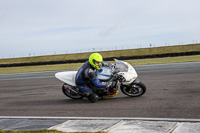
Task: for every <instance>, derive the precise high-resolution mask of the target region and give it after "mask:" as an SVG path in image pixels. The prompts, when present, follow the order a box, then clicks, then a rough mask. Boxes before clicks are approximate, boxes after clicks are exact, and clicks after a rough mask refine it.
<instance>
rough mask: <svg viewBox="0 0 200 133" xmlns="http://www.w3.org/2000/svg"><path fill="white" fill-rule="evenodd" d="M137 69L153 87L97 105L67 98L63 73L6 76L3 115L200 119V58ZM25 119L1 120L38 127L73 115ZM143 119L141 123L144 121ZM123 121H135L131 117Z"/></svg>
mask: <svg viewBox="0 0 200 133" xmlns="http://www.w3.org/2000/svg"><path fill="white" fill-rule="evenodd" d="M135 68H136V70H137V72H138V74H139V78H140V79H141V80H142V81H143V82H144V83H145V84H146V86H147V92H146V93H145V94H144V95H143V96H141V97H138V98H131V97H128V96H126V95H124V94H123V93H120V94H119V95H118V96H116V97H114V98H111V99H103V100H99V101H98V102H97V103H90V102H89V101H88V100H87V99H82V100H73V99H70V98H67V97H66V96H65V95H64V94H63V93H62V91H61V86H62V82H61V81H58V80H57V79H56V78H55V77H54V74H55V73H56V72H57V71H49V72H34V73H21V74H4V75H0V101H1V102H0V107H1V108H0V116H10V117H11V116H54V117H55V116H60V117H66V116H67V117H74V116H76V117H111V118H115V117H132V118H136V117H140V118H152V119H154V118H167V119H168V118H173V119H176V118H177V119H180V118H183V119H200V112H199V110H200V95H199V94H200V62H191V63H172V64H157V65H141V66H135ZM13 120H15V121H13ZM21 120H22V121H18V119H5V118H4V119H0V126H2V125H5V124H6V123H7V122H8V121H9V122H11V121H12V122H14V124H16V125H19V126H17V127H16V128H19V127H20V125H23V123H30V124H28V126H30V125H31V127H35V129H36V128H38V126H37V124H38V123H43V124H42V125H43V127H45V126H46V128H47V127H51V126H52V125H57V124H60V123H63V122H64V121H66V120H68V119H65V120H60V119H59V120H55V121H49V119H47V120H46V119H45V120H44V121H41V120H38V119H37V120H35V119H21ZM33 120H35V125H34V124H33V123H34V122H33ZM30 121H32V122H33V123H32V124H33V125H32V124H31V122H30ZM38 121H40V122H38ZM143 122H145V121H143ZM75 123H76V122H75ZM138 123H139V125H141V123H142V122H141V121H138ZM123 124H125V126H126V125H129V124H128V123H126V121H124V122H123V123H122V125H123ZM176 124H177V123H176ZM176 124H175V125H176ZM182 124H183V125H184V124H186V125H190V126H191V125H192V124H193V126H195V127H196V126H197V125H198V126H199V123H192V124H191V123H181V124H180V123H179V125H182ZM40 125H41V124H40ZM147 125H148V124H147ZM160 126H162V125H160ZM173 126H174V125H173ZM23 127H24V126H21V128H23ZM163 127H164V126H163ZM179 127H181V126H179ZM182 127H185V126H182ZM147 128H148V127H147ZM0 129H3V128H1V127H0ZM4 129H5V128H4ZM40 129H41V128H40ZM113 130H114V129H113ZM118 130H120V129H118ZM121 130H122V131H123V130H124V129H121ZM182 130H183V128H180V131H182ZM146 131H148V130H146ZM195 131H196V130H195ZM198 131H199V129H197V132H198Z"/></svg>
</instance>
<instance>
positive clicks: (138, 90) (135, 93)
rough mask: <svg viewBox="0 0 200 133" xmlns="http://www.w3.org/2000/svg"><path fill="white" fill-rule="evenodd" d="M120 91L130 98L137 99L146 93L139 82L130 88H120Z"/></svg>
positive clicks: (143, 86) (144, 87)
mask: <svg viewBox="0 0 200 133" xmlns="http://www.w3.org/2000/svg"><path fill="white" fill-rule="evenodd" d="M121 91H122V92H123V93H124V94H125V95H128V96H130V97H139V96H141V95H143V94H144V93H145V92H146V86H145V85H144V83H142V82H141V81H140V82H139V83H133V84H131V85H130V86H121Z"/></svg>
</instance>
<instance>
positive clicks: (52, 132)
mask: <svg viewBox="0 0 200 133" xmlns="http://www.w3.org/2000/svg"><path fill="white" fill-rule="evenodd" d="M0 133H65V132H62V131H57V130H38V131H32V130H25V131H23V130H17V131H12V130H8V131H5V130H0ZM74 133H90V132H74ZM95 133H105V132H103V131H99V132H95Z"/></svg>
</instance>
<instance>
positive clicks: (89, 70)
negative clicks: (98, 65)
mask: <svg viewBox="0 0 200 133" xmlns="http://www.w3.org/2000/svg"><path fill="white" fill-rule="evenodd" d="M106 63H107V62H106ZM102 64H103V63H102ZM96 71H97V70H96V69H95V68H93V67H92V66H91V65H90V63H89V61H86V62H85V63H84V64H83V65H82V66H81V68H80V69H79V71H78V73H77V75H76V85H77V88H79V91H80V92H83V93H90V94H91V93H93V89H95V88H105V87H106V86H107V85H108V83H107V82H104V83H103V82H100V81H99V79H98V78H97V75H96Z"/></svg>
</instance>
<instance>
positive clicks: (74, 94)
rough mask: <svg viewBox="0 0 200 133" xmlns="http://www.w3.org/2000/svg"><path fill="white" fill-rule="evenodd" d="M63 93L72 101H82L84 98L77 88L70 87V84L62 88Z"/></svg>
mask: <svg viewBox="0 0 200 133" xmlns="http://www.w3.org/2000/svg"><path fill="white" fill-rule="evenodd" d="M62 91H63V93H64V94H65V95H66V96H67V97H70V98H72V99H82V98H83V96H82V95H80V94H79V93H78V91H77V90H76V87H74V86H71V85H68V84H63V86H62Z"/></svg>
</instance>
